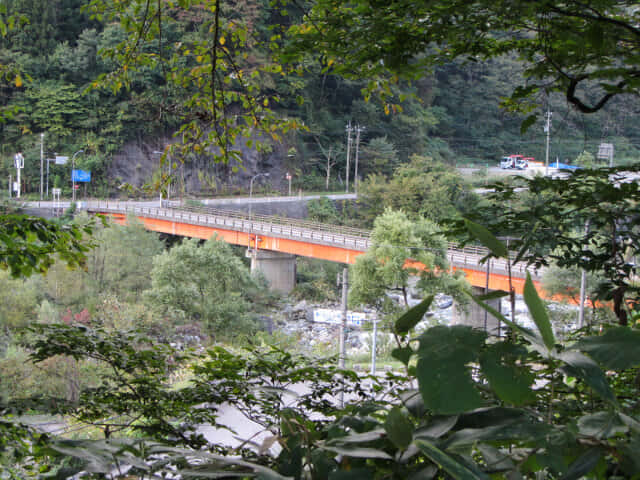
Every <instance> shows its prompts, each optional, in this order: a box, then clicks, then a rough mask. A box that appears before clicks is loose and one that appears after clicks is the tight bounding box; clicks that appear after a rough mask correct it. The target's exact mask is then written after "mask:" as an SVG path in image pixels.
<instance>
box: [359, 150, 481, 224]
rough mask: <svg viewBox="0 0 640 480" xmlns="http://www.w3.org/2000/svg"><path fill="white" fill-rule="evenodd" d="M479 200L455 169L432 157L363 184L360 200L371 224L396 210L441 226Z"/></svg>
mask: <svg viewBox="0 0 640 480" xmlns="http://www.w3.org/2000/svg"><path fill="white" fill-rule="evenodd" d="M475 198H476V196H475V195H474V194H473V193H472V192H471V191H470V189H469V187H468V186H467V185H466V184H465V182H464V181H463V179H462V177H461V176H460V175H459V174H458V173H457V172H456V171H455V170H453V169H451V168H450V167H448V166H446V165H445V164H443V163H441V162H438V161H435V160H433V159H431V158H428V157H422V156H418V155H414V156H412V157H411V162H410V163H408V164H403V165H400V166H399V167H398V168H397V169H396V170H395V171H394V173H393V176H392V177H391V178H390V179H388V180H387V179H386V178H384V177H383V176H381V175H375V174H374V175H371V176H369V178H367V180H366V182H363V183H362V185H361V188H360V192H359V199H358V201H359V203H360V204H361V209H362V210H363V213H362V214H363V215H364V216H365V218H366V219H367V220H368V221H373V219H374V218H375V217H377V216H378V215H380V214H381V213H382V212H383V211H384V210H385V209H386V208H392V209H395V210H403V211H404V212H406V213H407V214H408V215H410V216H412V217H419V216H422V217H425V218H428V219H429V220H432V221H434V222H436V223H438V222H440V221H442V220H444V219H446V218H452V217H455V216H456V215H457V214H458V211H460V210H462V211H464V210H466V209H467V208H468V207H467V205H469V204H473V203H475V200H474V199H475Z"/></svg>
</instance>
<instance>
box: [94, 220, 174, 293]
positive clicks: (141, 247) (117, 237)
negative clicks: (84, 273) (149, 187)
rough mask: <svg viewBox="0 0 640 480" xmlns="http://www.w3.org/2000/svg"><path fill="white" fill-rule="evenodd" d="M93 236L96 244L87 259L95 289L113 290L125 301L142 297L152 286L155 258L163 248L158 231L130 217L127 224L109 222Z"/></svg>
mask: <svg viewBox="0 0 640 480" xmlns="http://www.w3.org/2000/svg"><path fill="white" fill-rule="evenodd" d="M94 239H95V243H96V245H95V246H94V248H93V249H92V250H91V252H90V254H89V258H88V261H87V264H88V265H87V266H88V272H89V277H90V278H89V281H90V282H91V284H92V289H93V290H94V291H95V292H96V293H106V292H111V293H113V294H115V295H117V296H118V297H119V298H120V299H122V300H129V301H137V300H139V299H140V298H141V296H142V292H143V291H144V290H147V289H148V288H150V287H151V277H150V273H151V269H152V266H153V257H155V256H156V255H159V254H160V253H161V252H162V250H163V244H162V242H161V241H160V239H159V238H158V236H157V234H156V233H154V232H149V231H147V230H145V228H144V226H143V225H142V224H141V223H140V222H139V221H137V220H136V219H135V217H129V218H127V226H118V225H115V224H110V225H109V227H108V228H103V229H100V230H99V231H97V232H96V233H95V235H94Z"/></svg>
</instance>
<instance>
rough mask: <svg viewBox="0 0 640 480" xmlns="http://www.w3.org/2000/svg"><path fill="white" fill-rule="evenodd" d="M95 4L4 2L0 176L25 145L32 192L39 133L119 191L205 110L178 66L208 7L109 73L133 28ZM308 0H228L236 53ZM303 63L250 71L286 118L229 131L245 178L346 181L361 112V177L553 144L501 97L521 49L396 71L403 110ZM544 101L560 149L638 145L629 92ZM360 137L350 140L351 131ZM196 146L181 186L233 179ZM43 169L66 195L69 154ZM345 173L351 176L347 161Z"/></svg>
mask: <svg viewBox="0 0 640 480" xmlns="http://www.w3.org/2000/svg"><path fill="white" fill-rule="evenodd" d="M91 3H92V2H89V0H51V1H45V0H9V1H8V2H6V4H7V14H8V15H11V14H13V15H16V18H21V21H20V22H21V23H20V25H18V26H17V27H16V28H14V29H12V30H10V31H9V32H8V34H7V35H6V36H5V37H3V38H1V39H0V64H1V65H3V68H4V73H5V76H6V77H7V78H9V79H11V81H10V82H5V83H3V85H2V90H1V92H0V102H1V108H2V110H3V117H5V121H4V122H3V123H0V132H1V136H2V137H1V138H2V149H1V151H0V154H1V155H2V166H1V168H0V179H1V180H0V184H1V185H2V186H3V190H4V191H5V192H6V187H5V186H6V185H7V183H8V178H9V175H12V174H13V175H15V170H14V169H13V155H14V154H15V153H16V152H18V151H22V152H23V154H24V156H25V159H26V160H25V169H24V172H23V179H24V182H25V184H24V189H25V192H26V193H29V192H37V191H38V190H39V181H40V172H39V170H40V149H41V140H42V144H43V155H44V158H53V155H54V154H55V153H57V154H58V155H67V156H71V155H72V154H73V153H75V152H78V151H79V150H83V153H82V154H79V155H78V157H77V163H78V166H79V168H82V169H84V170H89V171H91V172H92V181H91V183H90V184H89V185H88V190H87V192H88V194H89V195H95V196H105V195H113V194H115V193H116V192H118V191H119V190H117V187H118V186H120V185H122V184H123V183H131V184H134V185H136V186H141V185H143V184H145V183H147V184H151V183H154V182H156V183H157V181H158V178H159V173H158V171H157V170H158V165H159V158H160V154H159V153H154V152H159V151H163V150H164V147H165V145H166V144H167V143H169V142H179V141H181V140H183V139H184V138H185V135H186V138H187V143H189V140H190V139H191V137H190V136H189V135H191V134H190V133H189V131H186V133H185V131H183V132H182V133H181V134H179V135H178V136H177V137H174V133H175V132H177V131H178V129H179V128H180V126H181V125H183V124H184V123H186V122H191V121H197V120H199V119H201V118H202V117H203V116H206V115H207V114H206V112H203V110H206V109H203V108H202V105H198V104H197V100H194V99H195V98H196V95H197V93H198V90H199V88H200V86H199V85H198V84H197V83H196V82H191V83H190V82H189V81H186V80H185V81H182V80H181V78H180V74H181V73H180V72H181V70H180V68H183V67H184V68H193V69H197V68H198V65H199V64H200V63H201V62H204V61H205V60H203V57H206V53H205V54H203V53H202V52H201V53H198V52H197V47H198V45H200V43H201V42H205V41H208V40H207V38H208V37H209V36H211V31H210V29H209V28H208V26H209V24H208V23H207V19H208V18H209V17H210V12H207V11H206V10H204V9H202V10H201V11H198V9H197V8H196V9H191V10H190V11H189V14H188V15H187V14H185V12H184V11H182V10H180V9H179V8H177V7H176V8H175V9H172V8H171V5H170V3H169V2H167V5H166V12H164V13H166V14H167V15H166V17H163V18H164V20H163V22H162V24H161V25H162V28H161V29H158V30H157V31H152V30H153V28H155V27H153V26H151V25H149V26H148V28H149V32H146V33H145V35H146V34H147V33H148V35H146V36H145V35H142V36H141V39H140V41H139V43H140V44H141V45H142V46H143V48H142V49H141V51H142V52H143V54H142V55H144V54H145V53H144V52H146V54H148V55H149V59H147V61H146V63H145V62H144V61H140V64H141V65H142V66H141V67H139V68H137V69H136V70H135V71H131V72H129V73H127V74H126V76H124V77H123V76H114V75H113V72H115V71H117V70H118V69H119V68H122V65H126V61H128V60H130V59H127V58H126V57H127V53H126V52H124V53H119V54H111V55H110V54H109V49H110V48H113V47H116V46H118V45H119V44H120V43H121V42H123V41H125V40H126V39H127V38H128V35H131V32H129V31H125V29H124V27H123V26H122V24H121V23H120V22H117V21H115V20H116V18H117V17H114V18H112V17H110V16H109V15H108V12H104V11H101V10H100V9H99V8H98V7H96V6H95V5H94V6H92V5H91ZM93 3H94V4H95V3H96V2H93ZM301 14H302V12H301V11H299V10H298V9H297V8H296V7H295V6H291V8H289V9H288V10H287V11H285V10H284V9H283V8H281V7H277V6H274V5H273V4H271V3H270V2H268V1H266V0H240V1H236V2H228V3H226V4H225V6H224V9H223V11H222V16H223V17H224V18H225V22H227V23H225V25H227V26H228V25H230V24H232V22H236V23H237V24H242V26H243V29H242V30H238V32H243V34H242V35H244V36H242V38H240V37H241V35H240V33H237V37H238V38H233V39H230V40H228V42H229V43H231V42H232V41H233V47H234V48H235V49H236V50H235V51H234V54H235V55H239V56H240V53H242V55H241V58H242V59H243V62H244V66H245V67H247V68H248V69H251V68H253V67H255V68H258V67H261V66H262V65H267V64H268V63H269V62H268V60H267V58H268V56H269V51H270V48H272V47H273V44H274V43H278V40H279V37H278V32H279V31H281V30H282V29H283V28H286V27H287V26H288V25H289V24H290V23H292V22H293V21H295V20H297V19H298V18H299V17H300V16H301ZM219 40H222V41H224V37H223V38H222V39H219ZM241 48H242V52H241V51H240V50H241ZM156 51H159V52H161V53H160V55H162V52H164V53H165V54H166V55H167V61H166V62H155V61H152V60H153V56H154V55H157V53H155V52H156ZM101 52H102V53H101ZM136 55H141V54H140V52H136ZM172 66H173V67H172ZM305 67H306V68H305V69H298V70H297V71H290V70H288V69H287V68H282V67H279V66H273V67H271V68H270V71H269V72H266V71H264V70H263V71H262V72H260V75H259V77H258V78H257V79H256V82H257V83H259V85H260V87H261V89H262V92H261V95H262V96H261V97H260V102H261V108H262V111H261V112H258V115H257V118H258V117H259V118H263V117H264V116H270V115H273V116H274V117H275V118H278V119H280V120H285V119H286V120H287V121H289V122H291V123H292V124H293V126H292V128H287V129H285V133H284V134H283V135H274V136H273V137H274V138H268V139H264V138H263V140H266V145H264V146H262V147H261V148H260V151H256V147H255V145H254V142H253V140H256V139H258V138H259V137H260V136H259V135H258V134H257V133H256V134H255V135H256V138H252V139H249V141H247V139H244V138H243V139H240V138H236V139H233V141H232V142H231V143H235V144H236V148H237V149H239V151H240V154H239V157H241V158H240V160H242V159H243V158H242V157H244V160H245V166H246V168H247V170H246V171H245V172H244V173H243V172H242V171H241V172H240V177H238V178H239V180H237V179H236V180H235V181H236V182H238V181H239V182H240V183H242V180H243V179H247V178H248V177H249V176H250V175H251V174H252V172H255V171H257V170H258V169H260V170H269V169H272V168H276V172H277V174H276V175H272V177H274V178H272V179H271V180H270V181H271V183H272V184H274V185H275V186H276V187H278V186H279V184H280V182H283V180H282V179H279V178H276V177H279V176H281V175H280V173H282V172H284V171H286V170H290V171H291V172H292V173H293V176H294V179H293V182H294V187H297V188H303V189H323V188H325V184H326V176H327V165H328V164H329V165H330V167H331V168H330V172H329V173H330V177H331V178H330V184H331V185H330V187H333V188H337V187H338V186H340V185H341V183H340V182H342V181H343V180H344V177H345V168H346V165H345V159H346V148H347V134H346V131H345V127H346V126H347V124H348V122H351V125H352V127H357V126H360V127H364V129H362V130H361V137H360V145H359V158H360V166H359V171H358V175H359V176H360V177H362V178H364V177H366V176H368V175H369V174H372V173H380V174H386V175H389V174H390V173H391V172H393V170H394V169H395V168H396V167H397V166H398V165H399V164H401V163H406V162H408V161H409V158H410V157H411V155H414V154H417V155H421V156H431V157H435V158H436V159H437V160H443V161H444V162H446V163H449V164H451V165H461V164H464V163H468V162H475V163H480V164H482V165H485V164H488V165H494V164H496V162H497V160H498V159H499V157H500V156H501V155H503V154H509V153H522V154H525V155H528V156H535V157H536V158H537V159H542V158H543V156H544V146H545V134H544V132H543V126H542V124H541V122H540V121H538V123H536V124H534V125H533V126H531V127H530V128H529V129H528V131H527V132H526V133H525V135H521V134H520V127H521V123H522V120H523V118H524V116H522V115H517V114H515V113H509V112H508V111H507V110H506V109H501V108H500V106H499V102H500V99H501V98H503V97H505V96H507V95H509V94H510V92H511V91H512V90H513V89H514V87H515V86H516V85H518V84H519V83H522V71H523V65H522V64H521V63H520V61H519V60H518V59H517V58H515V57H513V56H507V55H505V56H502V57H499V58H497V59H493V60H491V61H488V62H466V63H462V62H460V61H456V62H453V63H450V64H448V65H443V66H440V67H437V68H435V69H434V70H433V71H425V72H424V74H423V75H422V77H421V78H419V79H418V80H417V81H415V82H413V84H411V85H409V84H406V83H403V82H397V83H395V84H393V88H392V91H391V92H390V97H391V98H392V99H393V100H394V106H395V105H399V106H400V107H399V108H395V109H394V108H392V109H389V106H388V104H385V103H383V102H382V101H381V100H380V99H379V98H376V97H375V96H372V97H371V98H365V96H363V93H362V90H363V88H365V87H366V86H367V83H366V81H365V80H348V79H345V78H343V77H341V76H335V75H332V74H331V72H330V70H329V69H327V68H326V65H323V59H322V58H317V57H316V56H315V55H314V54H313V53H312V52H310V53H309V54H308V58H307V60H306V61H305ZM171 68H173V70H172V69H171ZM193 69H192V70H190V71H191V72H193V71H194V70H193ZM171 72H173V73H171ZM125 73H126V72H125ZM227 73H228V72H227ZM120 74H122V72H120ZM171 75H173V77H172V76H171ZM123 78H125V80H124V81H123V80H122V79H123ZM167 78H173V80H174V81H172V82H168V81H167ZM226 81H227V79H225V80H224V82H226ZM118 82H119V83H118ZM181 82H182V83H181ZM221 84H222V83H221ZM118 87H120V88H118ZM243 101H246V99H245V100H242V99H239V98H233V97H229V101H228V103H227V107H228V113H229V114H230V115H231V116H233V115H235V116H236V117H238V116H239V115H240V114H241V108H239V107H236V104H238V105H240V104H242V102H243ZM234 102H235V103H234ZM540 104H541V105H542V109H543V110H545V109H546V107H548V108H549V109H550V110H552V111H553V112H554V116H553V121H552V133H551V158H552V159H554V160H555V158H556V157H558V158H560V159H561V160H563V161H570V162H572V161H574V160H575V159H576V157H577V156H578V155H579V154H581V153H582V152H583V151H587V152H589V153H591V154H595V153H596V152H597V146H598V144H599V143H600V142H602V141H606V142H608V143H613V144H614V145H615V159H616V161H617V162H623V161H626V160H629V159H633V158H634V157H636V158H637V155H638V149H639V143H640V130H639V129H640V127H639V126H638V124H637V122H635V121H633V119H634V117H635V116H636V115H637V113H638V111H639V110H640V105H639V103H638V101H637V100H636V99H630V98H629V97H626V98H616V99H614V100H613V101H611V102H609V104H608V105H607V106H606V108H605V109H603V110H602V111H600V112H598V113H597V114H594V115H591V116H588V117H585V116H579V115H578V114H577V113H576V112H574V111H573V109H572V108H571V107H570V106H569V105H568V104H567V102H566V100H564V99H562V98H560V97H551V98H540ZM262 105H264V107H262ZM267 106H268V108H269V109H270V110H269V111H267V110H266V108H267ZM538 108H540V107H538ZM543 110H540V112H542V111H543ZM540 112H539V113H540ZM540 117H542V115H540ZM234 121H237V118H236V120H234ZM245 121H246V120H245ZM41 134H44V137H42V135H41ZM352 136H353V140H354V144H353V146H352V149H353V148H355V136H356V134H355V131H354V132H353V134H352ZM201 153H202V152H199V151H198V150H197V149H196V148H190V149H187V150H182V151H180V152H174V153H173V154H172V156H171V158H170V161H169V162H167V165H169V166H170V167H171V166H173V167H176V168H175V170H176V172H177V173H178V176H180V175H182V178H183V179H184V177H185V175H186V177H188V181H187V182H186V185H187V186H186V187H185V186H184V185H185V181H184V180H182V183H181V184H180V183H179V182H178V184H177V187H178V188H182V189H183V190H188V193H197V191H206V193H215V192H221V191H223V190H224V188H226V187H225V186H227V185H228V184H229V182H233V181H234V175H233V174H234V173H236V169H234V166H235V165H236V159H232V161H231V162H230V163H229V164H223V163H215V162H213V161H209V160H208V157H207V156H206V155H201ZM352 158H353V156H352ZM183 163H184V166H182V164H183ZM50 168H51V186H57V187H62V188H63V195H68V194H69V193H70V187H71V185H70V181H69V177H70V173H69V171H70V165H68V164H67V165H55V164H54V163H53V162H52V163H51V164H50ZM351 168H353V164H352V165H351ZM240 170H242V169H240ZM185 171H186V172H187V173H186V174H185ZM350 175H351V178H352V179H353V175H354V172H353V170H352V171H351V173H350ZM189 179H190V181H189ZM138 193H141V192H138Z"/></svg>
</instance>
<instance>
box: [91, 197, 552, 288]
mask: <svg viewBox="0 0 640 480" xmlns="http://www.w3.org/2000/svg"><path fill="white" fill-rule="evenodd" d="M86 208H87V210H88V211H90V212H94V213H101V214H104V215H108V216H111V217H112V218H114V219H115V221H116V222H118V223H120V224H124V223H126V219H127V216H128V215H133V216H135V217H137V218H138V219H139V220H140V221H141V222H142V223H143V224H144V226H145V228H146V229H148V230H152V231H155V232H162V233H168V234H172V235H179V236H184V237H192V238H201V239H209V238H211V237H213V236H214V235H217V236H218V238H220V239H222V240H224V241H226V242H228V243H231V244H234V245H242V246H245V247H248V251H249V252H253V254H256V255H257V254H258V253H264V254H267V255H266V256H265V258H267V257H268V254H269V252H271V253H272V256H271V257H269V258H270V259H271V260H273V255H277V254H278V253H279V254H283V255H285V256H287V255H288V256H289V257H290V258H295V257H292V256H293V255H296V256H303V257H311V258H317V259H321V260H329V261H332V262H338V263H345V264H352V263H355V259H356V257H357V256H358V255H361V254H363V253H364V252H365V251H366V250H367V249H368V248H369V246H370V245H371V241H370V232H369V231H367V230H360V229H355V228H349V227H341V226H336V225H328V224H321V223H314V222H307V221H304V220H295V219H290V218H281V217H271V216H269V217H267V216H262V215H253V216H249V215H246V214H243V213H238V212H232V211H226V210H224V211H222V210H214V209H207V210H201V209H197V210H196V209H189V208H188V207H179V208H160V207H147V206H131V205H126V204H123V203H119V202H87V204H86ZM274 252H277V253H274ZM487 253H488V251H487V250H486V249H484V248H481V247H465V248H460V247H458V246H456V245H455V244H449V249H448V252H447V256H448V259H449V263H450V265H451V266H452V268H453V269H455V270H463V271H464V272H465V274H466V278H467V280H468V281H469V283H471V285H473V286H474V287H480V288H485V287H487V286H488V288H489V290H505V291H508V290H509V275H508V272H507V263H506V261H505V260H504V259H492V260H490V262H488V265H487V264H486V263H485V264H481V263H480V259H481V258H483V257H484V256H485V255H486V254H487ZM283 258H286V257H283ZM254 259H255V257H254ZM528 271H529V273H530V274H531V277H532V279H533V280H534V284H535V285H536V288H537V289H538V291H540V292H541V294H544V292H542V291H541V289H540V284H539V283H540V276H541V272H539V271H535V270H533V269H528ZM526 272H527V269H526V268H525V267H524V266H521V265H516V266H513V267H512V270H511V284H512V286H513V288H514V289H515V291H516V293H518V294H522V291H523V288H524V281H525V278H526ZM294 273H295V270H294Z"/></svg>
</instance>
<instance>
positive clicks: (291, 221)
mask: <svg viewBox="0 0 640 480" xmlns="http://www.w3.org/2000/svg"><path fill="white" fill-rule="evenodd" d="M179 210H184V211H190V212H201V213H208V214H211V215H219V216H225V217H231V218H241V219H243V220H251V221H255V222H265V223H272V224H279V225H294V226H296V227H299V228H309V229H312V230H315V231H325V232H331V233H340V234H343V235H351V236H354V237H362V238H369V237H370V236H371V232H370V231H369V230H364V229H361V228H353V227H346V226H343V225H330V224H326V223H319V222H311V221H308V220H300V219H297V218H288V217H279V216H277V215H260V214H251V215H249V214H247V213H244V212H237V211H234V210H221V209H217V208H211V207H207V206H202V207H199V206H198V207H179Z"/></svg>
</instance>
